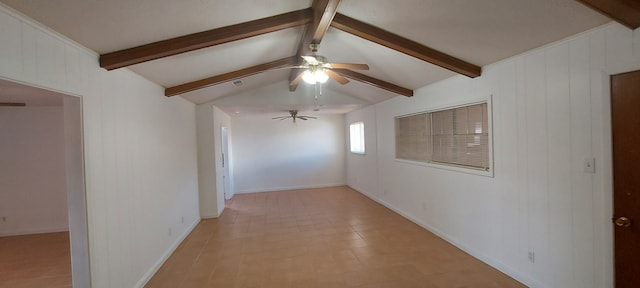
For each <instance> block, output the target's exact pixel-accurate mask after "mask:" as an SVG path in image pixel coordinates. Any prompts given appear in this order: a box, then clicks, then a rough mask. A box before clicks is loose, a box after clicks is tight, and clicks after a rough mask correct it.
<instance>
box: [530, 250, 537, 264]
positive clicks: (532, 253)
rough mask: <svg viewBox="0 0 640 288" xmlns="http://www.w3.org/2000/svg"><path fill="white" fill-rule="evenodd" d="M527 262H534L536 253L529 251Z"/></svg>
mask: <svg viewBox="0 0 640 288" xmlns="http://www.w3.org/2000/svg"><path fill="white" fill-rule="evenodd" d="M529 262H531V263H536V253H534V252H533V251H529Z"/></svg>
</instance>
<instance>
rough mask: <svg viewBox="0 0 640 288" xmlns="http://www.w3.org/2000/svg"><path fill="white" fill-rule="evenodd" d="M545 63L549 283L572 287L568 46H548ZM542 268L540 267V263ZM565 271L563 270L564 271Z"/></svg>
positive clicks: (570, 127) (570, 130) (570, 122)
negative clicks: (550, 281)
mask: <svg viewBox="0 0 640 288" xmlns="http://www.w3.org/2000/svg"><path fill="white" fill-rule="evenodd" d="M545 62H546V73H545V74H546V87H547V91H546V92H547V93H546V104H547V107H546V111H547V121H548V123H549V125H547V127H546V134H547V137H548V138H547V149H548V153H549V154H548V155H549V157H548V167H547V169H546V170H547V178H548V189H549V190H548V193H549V194H548V195H549V198H548V205H549V208H548V209H549V215H554V216H553V217H549V218H548V221H549V222H548V225H549V228H548V233H547V237H548V238H549V240H548V242H549V250H548V251H549V252H548V253H549V254H548V255H549V260H550V261H549V269H550V271H551V277H552V283H553V285H555V286H558V287H571V282H572V281H573V269H572V267H573V266H572V261H573V254H572V252H573V251H572V249H571V246H572V236H573V217H572V216H573V215H572V211H573V210H572V208H573V207H572V205H573V203H572V200H573V199H572V195H571V192H572V182H571V172H572V171H573V169H572V166H573V165H571V164H572V163H575V159H572V157H571V144H572V141H571V135H572V132H573V129H572V128H573V127H572V126H571V124H572V121H571V117H572V114H571V105H572V103H571V97H570V96H571V95H570V93H569V89H570V87H569V84H570V83H569V45H568V44H566V43H562V44H558V45H554V46H552V47H549V48H548V49H547V50H546V52H545ZM541 265H543V264H541ZM563 268H564V269H563Z"/></svg>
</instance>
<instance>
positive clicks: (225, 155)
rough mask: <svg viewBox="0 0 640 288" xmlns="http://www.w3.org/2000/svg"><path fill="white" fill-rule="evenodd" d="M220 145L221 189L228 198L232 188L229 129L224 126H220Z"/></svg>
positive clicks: (227, 198) (231, 193)
mask: <svg viewBox="0 0 640 288" xmlns="http://www.w3.org/2000/svg"><path fill="white" fill-rule="evenodd" d="M220 135H221V137H220V140H221V142H222V143H220V144H221V145H220V147H221V148H222V189H223V190H224V199H225V200H229V199H231V198H232V197H233V189H231V183H230V182H231V179H230V176H229V175H230V173H229V170H230V169H229V166H230V163H229V129H228V128H227V127H225V126H222V127H221V128H220Z"/></svg>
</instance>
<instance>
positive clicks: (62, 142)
mask: <svg viewBox="0 0 640 288" xmlns="http://www.w3.org/2000/svg"><path fill="white" fill-rule="evenodd" d="M0 103H4V104H3V105H2V106H3V107H1V108H2V109H5V110H4V112H5V113H4V117H7V119H5V120H8V121H3V122H4V123H3V124H4V126H3V127H4V128H3V131H5V133H8V134H12V133H14V132H15V131H16V130H20V129H26V128H27V127H25V126H24V125H23V124H24V123H20V122H18V121H16V120H19V119H22V118H24V119H31V120H28V121H32V120H33V119H35V120H33V121H35V122H37V121H40V122H38V123H41V124H42V123H44V122H42V121H48V120H52V121H55V122H57V124H56V125H57V126H55V127H57V128H55V129H54V130H55V133H50V134H51V135H53V137H55V139H57V140H56V141H57V142H58V143H59V144H58V146H59V147H58V148H56V150H55V153H58V154H60V155H56V158H55V159H56V160H55V165H57V166H56V169H57V170H61V171H60V176H59V177H58V178H57V179H58V181H61V182H62V184H61V186H60V187H61V188H60V192H57V193H56V194H55V195H53V196H52V195H51V194H49V196H51V197H53V198H52V199H50V200H48V201H51V202H49V203H48V204H47V205H45V207H46V208H50V206H52V204H53V201H54V200H55V201H58V202H60V205H58V207H59V208H61V209H63V210H61V211H58V212H57V213H58V214H62V215H63V217H64V220H65V222H64V227H60V228H55V226H51V225H45V226H38V224H42V222H44V221H42V220H36V221H32V223H34V224H33V225H27V226H25V228H23V229H22V230H21V231H22V232H21V231H18V230H16V229H14V231H13V234H15V235H18V234H21V235H24V234H34V233H41V232H47V231H48V230H50V229H52V228H51V227H54V228H53V229H58V230H64V232H60V233H63V234H64V237H60V235H53V238H52V239H62V240H64V243H62V245H63V246H61V247H62V248H63V250H65V251H66V252H65V254H66V255H63V257H67V258H68V259H67V260H66V264H64V263H63V265H66V267H67V268H66V269H67V272H65V273H66V274H67V276H66V280H65V279H63V278H62V277H61V278H59V279H57V280H56V281H64V282H65V283H58V282H56V281H54V280H51V281H49V282H46V283H45V284H44V285H46V286H48V287H54V286H55V285H58V284H60V285H64V286H61V287H69V285H73V287H90V285H91V283H90V282H91V281H90V270H89V246H88V231H87V229H88V228H87V210H86V209H87V207H86V194H85V193H86V192H85V185H84V158H83V157H84V153H83V143H82V99H81V98H80V97H77V96H72V95H66V94H62V93H58V92H54V91H50V90H47V89H42V88H39V87H34V86H31V85H28V84H23V83H18V82H14V81H11V80H8V79H3V78H0ZM6 109H13V110H6ZM16 109H18V110H16ZM19 109H21V110H19ZM20 117H22V118H20ZM36 124H37V123H36ZM45 124H46V123H45ZM34 127H36V128H37V125H35V126H34ZM47 127H49V126H47ZM44 129H45V130H41V131H40V132H43V131H47V130H48V129H49V128H44ZM11 131H14V132H11ZM19 132H20V133H22V132H24V131H19ZM37 132H38V131H36V133H31V134H26V135H27V136H25V137H21V139H22V140H21V141H20V143H16V142H17V140H16V139H14V140H13V142H12V141H9V140H11V139H8V138H6V137H5V138H4V139H5V140H7V141H2V143H3V145H4V146H3V147H5V146H7V147H11V146H12V145H13V147H16V148H20V147H21V146H31V147H34V149H35V150H34V149H32V150H33V151H32V152H28V151H27V152H28V153H27V154H23V156H21V157H17V158H16V157H13V158H12V159H13V160H12V161H11V163H8V161H4V162H3V163H2V166H3V167H6V168H7V169H13V171H15V169H14V168H16V167H17V166H20V165H24V163H23V162H26V161H28V160H29V159H31V158H33V159H31V160H34V161H36V162H35V163H36V165H37V166H46V165H53V164H51V161H49V160H47V159H50V158H48V156H51V155H50V154H51V153H53V152H51V153H48V154H49V155H47V153H40V154H39V156H32V155H31V154H38V147H41V148H42V149H44V148H46V147H48V146H49V145H52V143H48V142H43V139H41V138H38V137H40V136H39V135H38V133H37ZM47 132H52V131H47ZM0 138H3V137H2V135H0ZM22 150H24V149H22ZM12 151H13V152H17V151H18V149H15V150H12ZM5 152H7V153H11V151H5ZM7 155H11V154H7ZM14 156H15V155H14ZM4 159H8V157H4ZM16 165H17V166H16ZM8 171H11V170H8ZM26 171H27V172H26V173H24V172H21V173H23V175H22V176H19V177H21V178H23V179H26V182H29V181H31V182H36V180H38V179H40V178H42V177H44V175H31V174H34V173H36V172H35V171H28V170H26ZM29 179H32V180H29ZM45 182H46V181H45ZM29 184H30V183H29ZM44 184H45V185H44V186H43V187H44V188H42V187H35V189H32V190H31V191H36V192H37V191H40V190H48V188H47V187H49V184H50V183H44ZM16 187H17V186H16ZM32 187H33V186H32ZM16 189H17V188H16ZM6 192H7V195H8V194H9V193H10V192H9V191H6ZM22 196H24V195H21V196H20V197H22ZM38 197H40V196H37V195H36V196H34V197H32V198H29V199H37V198H38ZM19 200H25V199H24V198H21V199H19ZM26 201H28V199H26ZM34 211H36V212H34V213H28V214H26V215H27V216H26V217H30V216H34V215H38V213H37V211H38V209H36V210H34ZM5 212H10V211H8V210H5ZM14 215H15V216H16V219H12V218H8V217H6V216H4V217H3V218H2V220H4V221H3V222H5V223H2V224H3V225H5V228H10V227H9V224H10V223H8V222H11V221H15V222H14V223H22V224H24V223H25V219H26V218H25V216H23V215H21V214H19V213H16V214H14ZM45 217H49V216H48V215H47V216H45ZM14 227H15V226H14ZM34 227H35V228H37V229H34ZM29 229H32V230H29ZM9 233H12V232H10V231H9ZM37 235H40V236H42V235H44V234H37ZM37 235H36V237H37V238H38V239H42V238H43V237H38V236H37ZM45 238H46V235H45ZM65 246H66V247H65ZM9 252H11V251H9ZM49 252H51V251H49ZM49 254H50V253H49ZM48 256H51V255H48ZM33 258H34V259H35V260H36V261H37V260H39V256H37V255H36V257H33ZM69 260H70V261H69ZM69 262H70V263H69ZM27 265H32V264H27ZM34 265H38V263H34ZM69 266H70V267H69ZM58 268H60V267H58ZM69 268H70V271H69ZM25 276H26V277H24V278H25V279H26V280H30V281H33V278H34V277H33V276H35V275H31V274H26V275H25ZM14 280H15V279H14ZM43 281H47V279H43ZM30 284H34V283H33V282H29V283H27V286H30V287H31V286H33V287H37V286H42V285H30ZM0 286H1V285H0ZM14 286H15V285H14ZM17 286H20V285H17ZM56 287H57V286H56Z"/></svg>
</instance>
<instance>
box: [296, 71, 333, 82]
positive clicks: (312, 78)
mask: <svg viewBox="0 0 640 288" xmlns="http://www.w3.org/2000/svg"><path fill="white" fill-rule="evenodd" d="M302 80H304V82H307V83H309V84H316V82H320V83H324V82H327V80H329V75H327V73H326V72H324V69H309V70H305V71H304V72H302Z"/></svg>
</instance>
